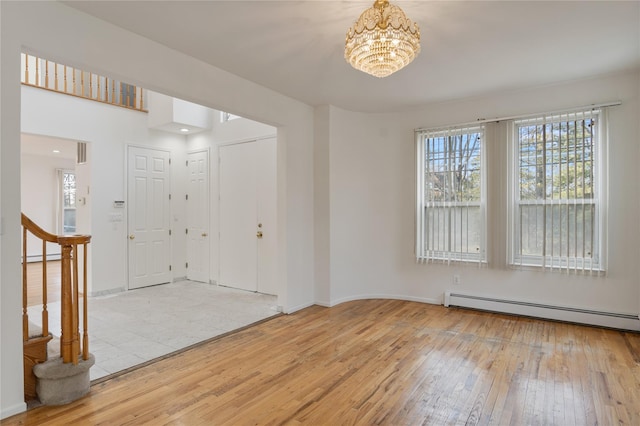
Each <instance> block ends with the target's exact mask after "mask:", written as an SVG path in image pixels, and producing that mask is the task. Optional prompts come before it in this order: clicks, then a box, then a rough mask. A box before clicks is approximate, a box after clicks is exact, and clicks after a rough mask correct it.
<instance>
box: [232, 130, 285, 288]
mask: <svg viewBox="0 0 640 426" xmlns="http://www.w3.org/2000/svg"><path fill="white" fill-rule="evenodd" d="M276 236H277V229H276V140H275V138H271V139H267V140H260V141H255V142H248V143H240V144H234V145H226V146H222V147H220V284H221V285H225V286H229V287H235V288H240V289H244V290H251V291H258V292H260V293H267V294H277V283H276V271H277V270H276V265H277V251H276V250H277V239H276Z"/></svg>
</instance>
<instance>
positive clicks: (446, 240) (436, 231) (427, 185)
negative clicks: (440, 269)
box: [416, 126, 486, 262]
mask: <svg viewBox="0 0 640 426" xmlns="http://www.w3.org/2000/svg"><path fill="white" fill-rule="evenodd" d="M483 139H484V126H479V127H471V128H458V129H446V130H435V131H419V132H418V133H417V138H416V143H417V151H418V156H417V158H418V164H417V172H418V173H417V188H418V191H417V214H416V218H417V225H416V230H417V235H416V257H417V259H418V260H419V261H432V260H433V261H438V260H441V261H462V262H470V261H471V262H484V261H486V255H485V253H486V248H485V229H486V226H485V222H486V220H485V203H484V199H485V196H484V189H483V188H484V173H485V172H484V156H483V148H482V146H483Z"/></svg>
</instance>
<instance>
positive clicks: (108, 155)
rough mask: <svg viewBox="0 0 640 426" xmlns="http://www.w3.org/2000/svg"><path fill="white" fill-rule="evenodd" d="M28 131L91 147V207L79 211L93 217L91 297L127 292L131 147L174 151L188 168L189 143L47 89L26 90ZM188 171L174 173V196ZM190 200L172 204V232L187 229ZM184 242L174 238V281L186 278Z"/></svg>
mask: <svg viewBox="0 0 640 426" xmlns="http://www.w3.org/2000/svg"><path fill="white" fill-rule="evenodd" d="M22 129H23V131H24V132H27V133H34V134H41V135H48V136H54V137H60V138H67V139H75V140H83V141H89V145H90V147H91V160H92V161H91V166H90V167H91V176H90V181H89V182H90V184H89V188H88V194H86V192H85V188H83V187H79V191H81V194H82V195H83V196H84V195H86V197H87V204H86V205H85V206H81V207H79V208H80V209H83V210H84V209H86V210H88V211H90V212H91V230H90V234H91V235H92V242H91V244H90V246H91V262H90V263H91V266H92V274H91V279H90V281H89V289H90V293H91V295H99V294H106V293H112V292H116V291H122V290H124V289H126V288H127V282H126V279H127V278H126V272H127V269H126V262H127V257H126V256H127V243H128V239H127V223H126V206H125V209H124V210H123V209H116V208H114V207H113V202H114V201H116V200H125V201H126V186H125V185H126V162H125V158H126V157H125V156H126V147H127V145H128V144H133V145H139V146H146V147H155V148H158V149H165V150H169V151H171V157H172V161H175V163H174V164H176V163H177V164H184V161H185V159H186V153H185V150H186V141H185V137H184V136H181V135H174V134H171V133H166V132H161V131H155V130H149V129H148V128H147V117H146V114H145V113H142V112H137V111H131V110H128V109H125V108H120V107H117V106H112V105H106V104H102V103H99V102H90V101H87V100H84V99H80V98H76V97H73V96H65V95H60V94H57V93H53V92H48V91H45V90H42V89H37V88H33V87H28V86H23V87H22ZM185 185H186V171H185V170H184V168H181V167H174V168H173V171H172V181H171V191H172V192H174V193H178V192H179V193H184V192H185V190H184V186H185ZM184 204H185V202H184V199H183V198H182V197H175V199H173V200H172V203H171V208H172V212H171V213H172V224H171V225H172V226H175V227H176V228H177V229H183V228H184V227H185V226H186V225H185V224H186V218H185V211H184ZM111 213H121V214H123V216H124V217H123V221H122V222H110V221H109V214H111ZM184 244H185V242H184V236H183V234H182V233H180V232H175V233H173V235H172V249H173V250H172V251H173V253H172V265H175V267H174V268H173V270H172V273H173V276H175V277H181V276H185V275H186V272H185V269H184V265H185V262H186V259H185V254H184V253H185V250H184Z"/></svg>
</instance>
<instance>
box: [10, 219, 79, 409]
mask: <svg viewBox="0 0 640 426" xmlns="http://www.w3.org/2000/svg"><path fill="white" fill-rule="evenodd" d="M29 234H31V235H33V236H35V237H36V238H37V239H39V240H40V241H41V243H42V289H41V295H42V296H41V297H42V299H41V300H38V305H40V304H41V305H42V312H41V326H37V325H35V324H33V323H31V322H30V321H29V313H28V305H29V299H30V297H31V298H33V295H30V294H29V283H28V274H27V262H26V260H27V240H28V238H27V237H28V235H29ZM90 240H91V236H89V235H71V236H69V235H66V236H65V235H54V234H51V233H48V232H46V231H45V230H43V229H42V228H40V227H39V226H38V225H36V224H35V223H34V222H33V221H32V220H31V219H29V218H28V217H27V216H25V215H24V214H22V333H23V334H22V337H23V351H24V355H23V357H24V396H25V400H26V401H29V400H33V399H35V398H37V397H38V393H37V378H36V375H35V374H34V372H33V367H34V366H36V365H37V364H41V363H44V362H46V361H47V360H48V356H47V354H48V351H47V345H48V343H49V342H50V341H51V340H52V338H53V336H52V335H51V333H50V332H49V311H48V307H47V302H48V301H47V293H48V290H49V289H48V285H47V280H48V275H47V263H48V261H47V243H55V244H58V245H60V248H61V252H62V259H61V268H60V269H61V271H60V274H61V277H60V292H61V298H60V301H61V302H60V303H61V324H62V327H61V328H62V329H61V335H60V357H61V358H62V362H63V363H65V364H67V363H70V364H78V361H79V360H80V359H82V360H85V361H86V360H88V359H89V337H88V330H87V245H88V244H89V241H90ZM80 247H82V250H81V251H80V250H79V248H80ZM80 271H82V280H81V281H80V279H79V276H80ZM80 282H81V283H82V285H80ZM39 293H40V292H39ZM81 295H82V296H81ZM80 297H82V303H80V300H81V299H80ZM80 306H82V321H81V318H80ZM81 322H82V324H83V333H82V339H81V338H80V323H81Z"/></svg>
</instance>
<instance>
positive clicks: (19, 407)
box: [0, 367, 27, 420]
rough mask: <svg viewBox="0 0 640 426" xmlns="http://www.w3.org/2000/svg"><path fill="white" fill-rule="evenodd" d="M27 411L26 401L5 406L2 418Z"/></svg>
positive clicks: (0, 413)
mask: <svg viewBox="0 0 640 426" xmlns="http://www.w3.org/2000/svg"><path fill="white" fill-rule="evenodd" d="M21 368H22V367H21ZM25 411H27V403H26V402H21V403H18V404H15V405H12V406H10V407H6V408H3V409H2V411H0V420H4V419H6V418H7V417H11V416H15V415H16V414H20V413H24V412H25Z"/></svg>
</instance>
